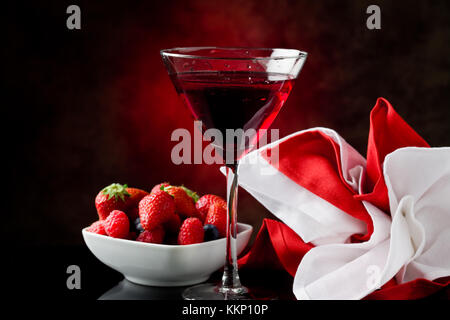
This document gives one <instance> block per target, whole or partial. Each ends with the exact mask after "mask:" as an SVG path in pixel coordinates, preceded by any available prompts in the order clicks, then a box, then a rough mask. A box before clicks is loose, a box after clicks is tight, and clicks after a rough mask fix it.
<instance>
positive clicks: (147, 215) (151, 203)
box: [139, 190, 175, 230]
mask: <svg viewBox="0 0 450 320" xmlns="http://www.w3.org/2000/svg"><path fill="white" fill-rule="evenodd" d="M173 214H175V202H174V200H173V198H172V196H171V195H169V194H168V193H167V192H165V191H162V190H158V191H155V192H154V193H151V194H149V195H148V196H145V197H144V198H142V200H141V201H140V202H139V218H140V220H141V225H142V228H144V230H151V229H154V228H156V227H158V226H161V225H162V224H163V223H166V222H167V221H169V220H170V218H171V216H172V215H173Z"/></svg>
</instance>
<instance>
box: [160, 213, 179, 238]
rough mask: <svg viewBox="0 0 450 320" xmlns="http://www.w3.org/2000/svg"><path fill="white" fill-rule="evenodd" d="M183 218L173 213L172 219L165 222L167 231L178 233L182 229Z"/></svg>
mask: <svg viewBox="0 0 450 320" xmlns="http://www.w3.org/2000/svg"><path fill="white" fill-rule="evenodd" d="M180 226H181V219H180V216H179V215H177V214H173V215H172V216H171V217H170V219H169V220H168V221H167V222H166V223H164V228H165V230H166V231H167V233H175V234H176V233H178V231H180Z"/></svg>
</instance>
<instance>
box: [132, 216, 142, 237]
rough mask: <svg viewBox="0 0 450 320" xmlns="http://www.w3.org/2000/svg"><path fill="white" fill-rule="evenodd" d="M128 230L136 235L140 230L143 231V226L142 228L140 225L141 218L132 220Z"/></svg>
mask: <svg viewBox="0 0 450 320" xmlns="http://www.w3.org/2000/svg"><path fill="white" fill-rule="evenodd" d="M130 231H132V232H136V235H139V234H140V233H141V232H142V231H144V228H142V225H141V219H139V218H137V219H136V220H134V221H133V223H130Z"/></svg>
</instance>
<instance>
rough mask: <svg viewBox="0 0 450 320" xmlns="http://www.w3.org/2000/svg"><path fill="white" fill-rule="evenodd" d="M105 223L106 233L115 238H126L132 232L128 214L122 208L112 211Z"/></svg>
mask: <svg viewBox="0 0 450 320" xmlns="http://www.w3.org/2000/svg"><path fill="white" fill-rule="evenodd" d="M104 225H105V231H106V234H107V235H108V236H110V237H113V238H120V239H126V238H127V237H128V234H129V232H130V221H129V220H128V216H127V215H126V214H125V212H123V211H120V210H114V211H111V213H110V214H109V216H108V218H106V220H105V222H104Z"/></svg>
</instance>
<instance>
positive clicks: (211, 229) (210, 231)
mask: <svg viewBox="0 0 450 320" xmlns="http://www.w3.org/2000/svg"><path fill="white" fill-rule="evenodd" d="M203 230H204V231H205V238H204V240H203V241H205V242H206V241H211V240H216V239H219V230H217V228H216V226H214V225H212V224H205V225H204V226H203Z"/></svg>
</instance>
